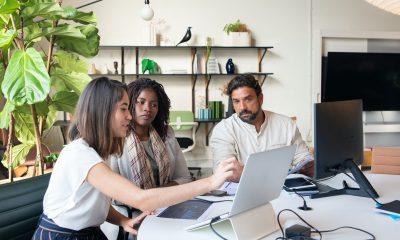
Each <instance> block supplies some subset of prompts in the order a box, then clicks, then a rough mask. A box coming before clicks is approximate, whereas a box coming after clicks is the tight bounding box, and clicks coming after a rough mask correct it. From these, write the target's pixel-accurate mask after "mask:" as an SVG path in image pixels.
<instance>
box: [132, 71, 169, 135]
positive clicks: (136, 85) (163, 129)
mask: <svg viewBox="0 0 400 240" xmlns="http://www.w3.org/2000/svg"><path fill="white" fill-rule="evenodd" d="M145 89H151V90H153V91H154V92H155V93H156V94H157V98H158V113H157V115H156V117H155V118H154V120H153V122H152V123H151V125H152V126H153V127H154V128H155V129H156V131H157V133H158V135H160V137H161V139H162V140H163V141H165V139H166V137H167V132H168V122H169V110H170V108H171V101H170V99H169V97H168V95H167V94H166V93H165V91H164V86H163V85H162V84H160V83H158V82H156V81H155V80H151V79H149V78H139V79H137V80H135V81H133V82H131V83H129V84H128V97H129V101H130V104H129V111H130V113H131V115H132V117H133V116H135V105H136V101H137V98H138V97H139V95H140V93H141V92H142V91H143V90H145ZM132 128H133V126H131V129H132Z"/></svg>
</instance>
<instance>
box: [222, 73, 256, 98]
mask: <svg viewBox="0 0 400 240" xmlns="http://www.w3.org/2000/svg"><path fill="white" fill-rule="evenodd" d="M241 87H249V88H252V89H254V91H255V92H256V94H257V96H260V94H261V86H260V84H259V83H258V81H257V80H256V79H255V78H254V76H253V75H250V74H242V75H238V76H236V77H234V78H233V79H232V80H231V81H230V82H229V83H228V87H227V89H226V93H227V94H228V96H229V97H231V96H232V92H233V91H234V90H236V89H238V88H241Z"/></svg>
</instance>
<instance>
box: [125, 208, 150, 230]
mask: <svg viewBox="0 0 400 240" xmlns="http://www.w3.org/2000/svg"><path fill="white" fill-rule="evenodd" d="M149 213H150V212H142V213H141V214H140V215H139V216H137V217H135V218H132V219H130V218H126V220H125V221H123V223H122V224H121V226H122V227H123V228H124V231H125V232H128V233H131V234H133V235H137V233H138V230H137V229H138V225H139V224H140V223H141V222H142V220H143V219H144V218H145V217H146V216H147V215H149Z"/></svg>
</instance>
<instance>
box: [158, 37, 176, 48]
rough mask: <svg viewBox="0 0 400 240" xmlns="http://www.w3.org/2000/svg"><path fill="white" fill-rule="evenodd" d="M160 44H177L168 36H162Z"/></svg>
mask: <svg viewBox="0 0 400 240" xmlns="http://www.w3.org/2000/svg"><path fill="white" fill-rule="evenodd" d="M160 46H175V42H173V41H171V39H169V38H168V37H164V36H161V37H160Z"/></svg>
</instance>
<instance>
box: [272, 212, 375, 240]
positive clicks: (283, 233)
mask: <svg viewBox="0 0 400 240" xmlns="http://www.w3.org/2000/svg"><path fill="white" fill-rule="evenodd" d="M285 211H288V212H291V213H293V214H294V215H296V216H297V217H298V218H299V219H300V220H301V221H302V222H304V223H305V224H306V225H307V226H309V227H310V228H311V229H313V230H314V231H311V233H318V235H319V239H322V233H328V232H334V231H337V230H340V229H345V228H348V229H353V230H357V231H360V232H363V233H366V234H368V235H370V236H371V237H372V238H371V239H367V240H375V239H376V238H375V236H374V235H373V234H372V233H370V232H368V231H365V230H363V229H360V228H356V227H350V226H342V227H338V228H335V229H330V230H318V229H316V228H315V227H313V226H312V225H311V224H310V223H308V222H307V221H306V220H304V219H303V218H302V217H300V215H299V214H297V213H296V212H295V211H293V210H291V209H282V210H281V211H280V212H279V213H278V216H277V217H276V218H277V221H278V225H279V229H280V230H281V233H282V237H278V238H276V239H275V240H290V238H286V236H285V232H284V231H283V227H282V224H281V222H280V218H279V217H280V215H281V213H283V212H285Z"/></svg>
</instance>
